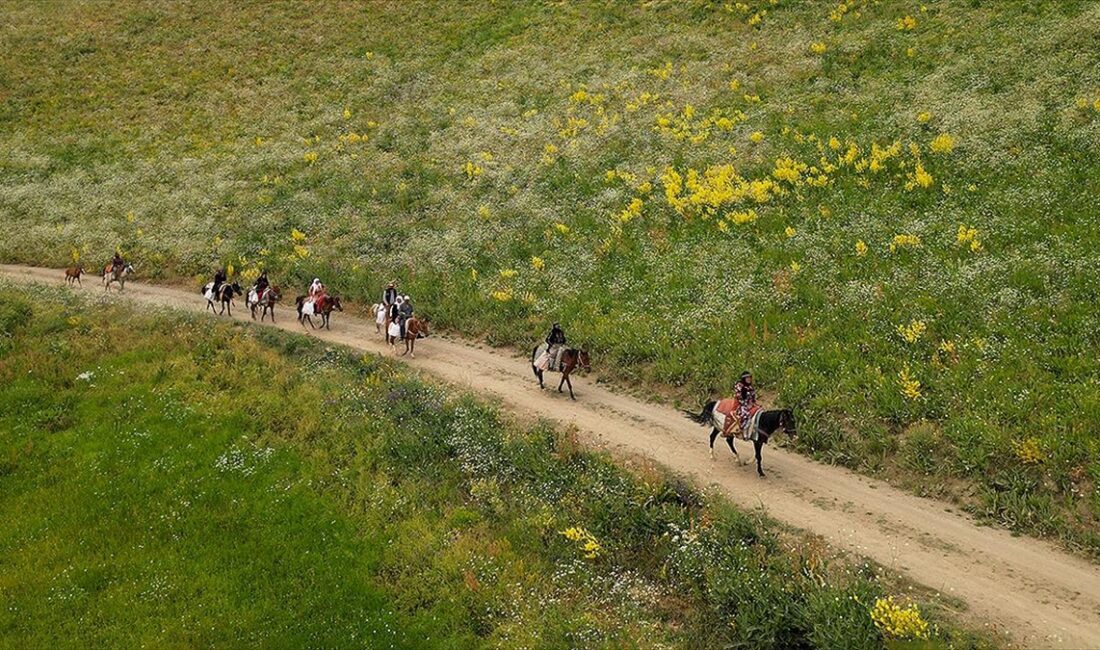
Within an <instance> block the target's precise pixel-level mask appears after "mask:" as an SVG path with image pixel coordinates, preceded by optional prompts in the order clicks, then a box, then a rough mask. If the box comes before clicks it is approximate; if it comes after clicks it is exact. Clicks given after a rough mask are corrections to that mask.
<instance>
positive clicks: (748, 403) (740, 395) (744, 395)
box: [733, 370, 757, 431]
mask: <svg viewBox="0 0 1100 650" xmlns="http://www.w3.org/2000/svg"><path fill="white" fill-rule="evenodd" d="M733 393H734V397H736V398H737V416H738V418H740V420H741V431H746V429H747V427H748V426H749V419H750V418H752V416H753V413H755V412H756V409H757V406H756V387H755V386H753V383H752V373H751V372H749V371H748V370H746V371H745V372H743V373H741V378H740V379H739V380H738V382H737V385H736V386H734V388H733Z"/></svg>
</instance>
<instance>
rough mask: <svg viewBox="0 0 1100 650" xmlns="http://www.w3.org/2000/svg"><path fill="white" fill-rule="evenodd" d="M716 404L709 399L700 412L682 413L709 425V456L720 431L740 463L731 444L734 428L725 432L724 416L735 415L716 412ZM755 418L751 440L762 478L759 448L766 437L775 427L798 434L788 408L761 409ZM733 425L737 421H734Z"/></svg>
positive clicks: (767, 437)
mask: <svg viewBox="0 0 1100 650" xmlns="http://www.w3.org/2000/svg"><path fill="white" fill-rule="evenodd" d="M717 405H718V402H717V401H714V400H712V401H709V402H707V403H706V404H705V405H704V406H703V410H702V412H700V413H692V412H691V411H684V415H686V416H687V418H688V419H689V420H691V421H692V422H695V423H698V424H702V425H704V426H707V425H709V426H710V427H711V431H710V457H711V458H712V459H713V458H714V439H715V438H717V437H718V434H719V433H721V434H722V436H723V437H724V438H725V439H726V444H727V445H729V448H730V451H732V452H733V455H734V456H737V462H738V464H742V463H741V456H739V455H738V454H737V448H736V447H734V446H733V438H734V434H733V433H732V432H733V431H734V430H731V433H729V434H727V433H725V431H726V427H725V425H726V417H736V416H735V415H733V414H731V415H730V416H726V415H724V414H723V413H720V412H718V411H717V410H716V409H715V407H716V406H717ZM753 417H755V418H756V432H755V433H756V437H755V438H754V439H753V441H752V446H753V448H754V450H755V451H756V473H757V474H759V475H760V478H764V468H763V467H762V466H761V464H760V450H761V449H762V448H763V447H764V445H766V444H768V439H769V438H771V436H772V434H773V433H775V432H776V430H777V429H783V431H784V432H786V433H787V435H789V436H790V437H791V438H794V437H796V436H797V435H798V432H797V430H796V428H795V422H794V413H793V412H792V411H791V410H790V409H774V410H770V411H761V412H760V413H759V415H757V416H753ZM734 424H735V425H736V424H737V423H734Z"/></svg>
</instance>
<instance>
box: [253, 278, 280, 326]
mask: <svg viewBox="0 0 1100 650" xmlns="http://www.w3.org/2000/svg"><path fill="white" fill-rule="evenodd" d="M253 297H255V301H253V300H252V298H253ZM282 298H283V294H282V292H281V291H279V287H276V286H270V287H267V288H265V289H264V291H263V293H261V294H260V295H259V296H256V295H255V293H254V292H253V291H249V292H248V297H247V298H246V299H245V304H247V305H248V308H249V309H250V310H251V311H252V320H256V308H257V307H259V308H260V322H261V323H262V322H264V318H265V317H266V316H267V315H268V314H271V322H272V323H274V322H275V303H277V302H279V301H280V300H282Z"/></svg>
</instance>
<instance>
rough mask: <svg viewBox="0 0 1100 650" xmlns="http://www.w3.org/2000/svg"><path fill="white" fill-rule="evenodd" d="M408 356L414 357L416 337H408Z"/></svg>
mask: <svg viewBox="0 0 1100 650" xmlns="http://www.w3.org/2000/svg"><path fill="white" fill-rule="evenodd" d="M409 356H410V357H411V358H413V359H415V358H416V337H415V336H414V337H412V338H411V339H409Z"/></svg>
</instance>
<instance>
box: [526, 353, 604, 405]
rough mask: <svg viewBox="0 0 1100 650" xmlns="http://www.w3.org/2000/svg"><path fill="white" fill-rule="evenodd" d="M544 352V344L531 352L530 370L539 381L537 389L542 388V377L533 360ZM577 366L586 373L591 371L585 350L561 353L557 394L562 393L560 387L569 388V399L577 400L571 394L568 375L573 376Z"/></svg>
mask: <svg viewBox="0 0 1100 650" xmlns="http://www.w3.org/2000/svg"><path fill="white" fill-rule="evenodd" d="M545 350H546V344H545V343H543V344H540V345H537V346H535V349H534V350H532V351H531V370H532V371H534V373H535V376H536V377H538V380H539V388H543V387H544V386H543V383H542V375H543V372H544V371H543V370H541V369H540V368H539V367H538V366H536V365H535V360H536V359H538V358H539V355H540V354H542V353H543V352H544V351H545ZM577 366H580V367H581V368H584V369H585V370H586V371H588V370H592V362H591V360H590V359H589V357H588V351H587V350H578V349H576V348H567V349H566V350H564V351H563V352H562V353H561V381H559V382H558V392H559V393H560V392H562V386H563V385H565V386H569V397H570V398H571V399H577V396H576V395H574V394H573V382H572V381H570V379H569V375H571V374H573V371H574V370H576V368H577Z"/></svg>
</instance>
